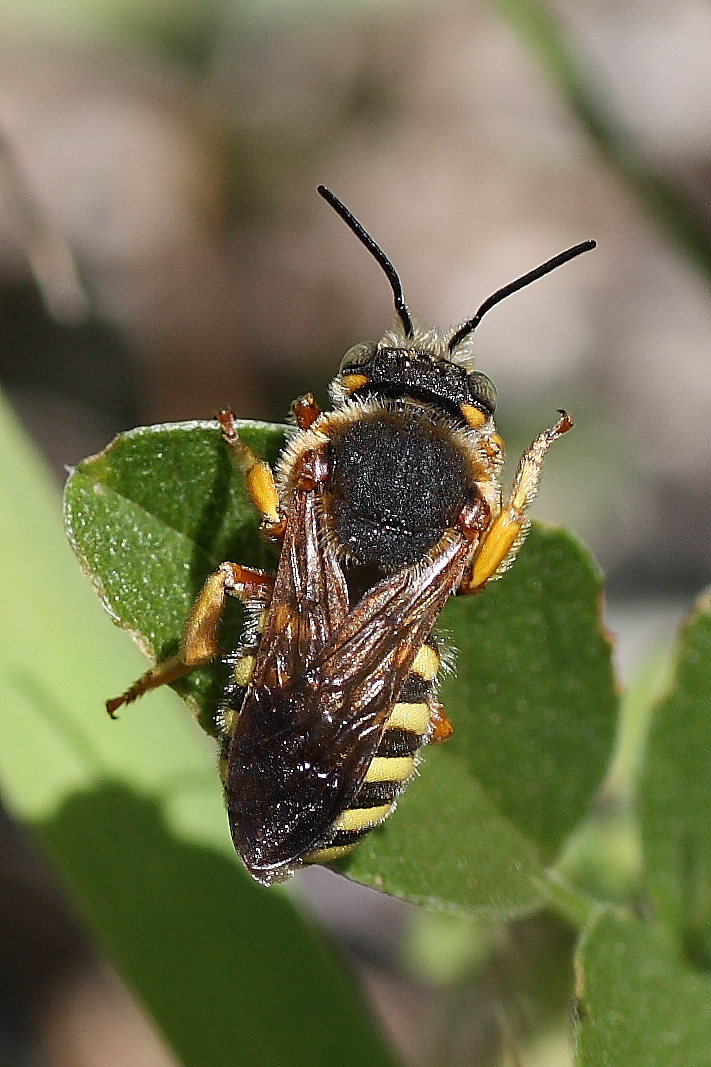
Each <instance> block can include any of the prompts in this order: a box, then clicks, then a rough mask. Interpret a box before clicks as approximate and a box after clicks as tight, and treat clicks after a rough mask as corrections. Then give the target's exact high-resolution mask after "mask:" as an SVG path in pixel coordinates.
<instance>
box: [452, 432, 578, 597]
mask: <svg viewBox="0 0 711 1067" xmlns="http://www.w3.org/2000/svg"><path fill="white" fill-rule="evenodd" d="M572 426H573V423H572V420H571V419H570V417H569V416H568V415H567V414H566V413H565V412H564V411H561V413H560V418H559V419H558V422H557V423H556V424H555V426H550V427H549V428H548V429H547V430H544V431H543V433H540V434H539V435H538V437H537V438H536V439H535V441H533V442H532V444H531V445H530V446H529V447H528V448H527V449H526V451H525V452H524V453H523V455H522V456H521V459H520V460H519V464H518V468H517V470H516V476H515V478H514V484H513V488H512V490H511V495H510V497H509V499H508V501H507V502H506V503H505V504H504V506H503V508H502V509H501V511H500V513H499V514H498V515H497V517H496V518H495V519H494V521H493V522H492V524H491V526H489V528H488V529H487V530H486V531H485V533H484V535H483V536H482V539H481V542H480V544H479V548H478V550H477V552H476V555H475V556H474V560H473V563H472V565H471V567H470V568H469V570H468V572H466V573H465V575H464V578H463V579H462V582H461V584H460V586H459V589H458V592H459V593H476V592H478V590H480V589H481V588H482V587H483V586H484V585H486V583H487V582H488V581H489V580H490V579H491V578H498V577H499V575H500V574H503V572H504V571H505V570H506V568H507V567H508V566H509V564H510V563H511V562H512V561H513V559H514V558H515V556H516V553H517V552H518V550H519V548H520V547H521V545H522V544H523V542H524V540H525V537H526V533H527V530H528V520H527V518H526V509H527V507H528V505H529V504H530V503H531V501H532V500H533V499H534V497H535V496H536V493H537V492H538V486H539V484H540V480H541V469H542V467H543V458H544V456H545V454H546V452H547V451H548V449H549V448H550V445H551V444H552V442H553V441H555V440H556V439H557V438H558V437H562V436H563V434H564V433H567V432H568V430H570V429H572Z"/></svg>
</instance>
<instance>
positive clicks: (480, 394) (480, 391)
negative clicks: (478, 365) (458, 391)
mask: <svg viewBox="0 0 711 1067" xmlns="http://www.w3.org/2000/svg"><path fill="white" fill-rule="evenodd" d="M467 384H468V387H469V391H470V394H471V403H473V404H475V405H476V406H477V407H480V408H482V409H483V410H484V411H486V412H487V414H489V415H493V414H494V412H495V411H496V402H497V400H498V394H497V392H496V386H495V385H494V383H493V382H492V380H491V378H488V377H487V376H486V374H482V373H481V371H473V372H472V373H471V374H470V375H468V379H467Z"/></svg>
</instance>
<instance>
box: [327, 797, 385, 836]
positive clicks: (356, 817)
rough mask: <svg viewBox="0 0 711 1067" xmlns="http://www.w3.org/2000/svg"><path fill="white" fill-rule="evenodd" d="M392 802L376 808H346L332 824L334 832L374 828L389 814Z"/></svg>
mask: <svg viewBox="0 0 711 1067" xmlns="http://www.w3.org/2000/svg"><path fill="white" fill-rule="evenodd" d="M391 807H392V802H391V803H389V804H379V805H378V806H377V808H348V810H347V811H344V812H343V814H342V815H339V816H338V818H337V819H336V821H335V823H334V824H333V829H334V830H365V829H366V828H367V827H369V826H376V825H377V823H379V822H382V821H383V819H384V818H385V817H386V816H387V815H388V814H389V813H390V809H391Z"/></svg>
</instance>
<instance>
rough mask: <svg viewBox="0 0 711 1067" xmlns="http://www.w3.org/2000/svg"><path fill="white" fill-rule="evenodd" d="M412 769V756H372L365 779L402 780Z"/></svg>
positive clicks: (413, 760)
mask: <svg viewBox="0 0 711 1067" xmlns="http://www.w3.org/2000/svg"><path fill="white" fill-rule="evenodd" d="M414 769H415V757H414V756H374V757H373V759H372V761H371V764H370V767H368V773H367V774H366V776H365V781H366V782H404V781H406V779H408V778H409V777H410V775H411V774H412V772H413V770H414ZM366 810H367V809H366Z"/></svg>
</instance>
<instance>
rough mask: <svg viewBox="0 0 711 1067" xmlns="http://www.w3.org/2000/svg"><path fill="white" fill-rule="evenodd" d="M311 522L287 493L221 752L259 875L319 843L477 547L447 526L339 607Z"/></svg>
mask: <svg viewBox="0 0 711 1067" xmlns="http://www.w3.org/2000/svg"><path fill="white" fill-rule="evenodd" d="M321 525H322V522H321V520H320V513H319V502H318V499H317V494H316V493H315V492H310V493H308V492H304V493H299V492H297V493H296V499H295V501H294V506H293V508H292V510H291V514H290V518H289V522H288V526H287V535H286V537H285V544H284V551H283V552H282V557H281V561H280V565H279V570H278V573H277V580H276V585H275V590H274V597H273V600H272V604H271V607H270V612H269V620H268V623H267V628H266V630H265V633H264V638H263V640H262V644H261V649H262V652H261V653H260V656H259V658H258V660H257V664H256V667H255V673H254V678H253V681H252V685H251V687H250V689H249V690H248V692H247V696H246V698H245V701H244V704H243V707H242V711H241V714H240V719H239V723H238V726H237V730H236V732H235V735H234V738H233V740H232V744H231V747H230V770H229V776H228V783H227V804H228V812H229V816H230V825H231V827H232V836H233V839H234V843H235V847H236V849H237V851H238V852H239V854H240V855H241V856H242V859H243V860H244V862H245V864H246V866H247V867H248V868H249V869H250V870H251V871H252V873H253V874H254V875H255V877H257V878H259V879H260V880H262V881H265V882H269V881H272V880H276V879H278V878H279V877H281V876H283V875H284V874H285V873H288V872H289V870H290V869H291V868H292V867H293V865H294V864H295V863H297V862H298V860H299V859H300V858H301V857H303V856H305V855H307V854H308V853H309V852H311V851H313V850H314V849H315V848H316V847H317V846H318V845H319V844H320V843H321V842H323V840H324V839H325V838H326V837H327V835H328V832H329V830H330V828H331V826H332V825H333V823H334V821H335V820H336V819H337V818H338V816H339V815H340V814H341V813H342V812H343V811H344V810H345V809H346V808H347V807H348V806H349V803H350V801H351V800H352V799H353V797H354V795H355V793H356V792H357V790H358V789H359V787H360V785H361V784H362V782H363V779H364V777H365V774H366V772H367V770H368V767H369V765H370V762H371V760H372V759H373V756H374V754H375V751H376V749H377V746H378V742H379V740H380V737H381V734H382V732H383V728H384V726H385V722H386V720H387V717H388V714H389V711H390V709H391V708H392V705H393V703H394V702H395V701H396V700H397V698H398V695H399V692H400V690H401V688H402V686H403V684H404V682H405V679H406V678H407V675H408V673H409V671H410V668H411V666H412V663H413V660H414V658H415V655H416V653H417V651H418V649H419V648H420V646H421V645H422V643H423V642H424V640H425V638H426V637H427V635H428V634H429V632H430V630H431V629H432V626H433V624H434V622H435V620H436V618H437V616H438V615H439V613H440V611H441V610H442V608H443V606H444V604H445V601H446V600H447V597H448V596H449V595H450V593H451V592H452V591H453V589H454V588H455V587H456V585H457V584H458V582H459V580H460V578H461V576H462V572H463V570H464V567H465V566H466V564H467V562H468V561H469V560H470V558H471V556H472V554H473V552H474V550H475V548H476V541H471V540H467V539H465V538H464V536H463V535H461V534H459V533H458V532H456V531H449V532H448V533H447V534H445V536H444V537H443V538H442V540H441V541H440V543H439V544H438V545H437V546H436V547H435V549H433V550H432V552H431V553H430V554H429V555H428V556H426V557H425V558H424V560H423V561H422V562H420V563H418V564H417V565H416V566H414V567H410V568H406V569H403V570H401V571H398V572H397V573H395V574H394V575H392V576H390V577H388V578H386V579H384V580H383V581H381V582H379V583H378V584H377V585H375V586H373V588H372V589H370V590H368V592H366V593H365V594H364V596H363V597H362V598H361V599H360V600H359V601H358V602H357V603H356V604H355V606H354V608H353V610H352V611H350V612H347V611H346V610H345V607H346V603H347V602H346V601H345V600H344V597H345V595H346V593H345V581H344V578H343V574H342V571H341V569H340V566H339V563H338V561H337V559H336V557H335V554H334V553H333V552H332V551H331V550H330V549H329V547H328V538H326V537H324V536H323V533H322V530H321ZM307 594H308V595H307ZM331 596H335V600H334V601H333V602H331V603H325V602H324V601H325V600H326V599H330V597H331Z"/></svg>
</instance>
